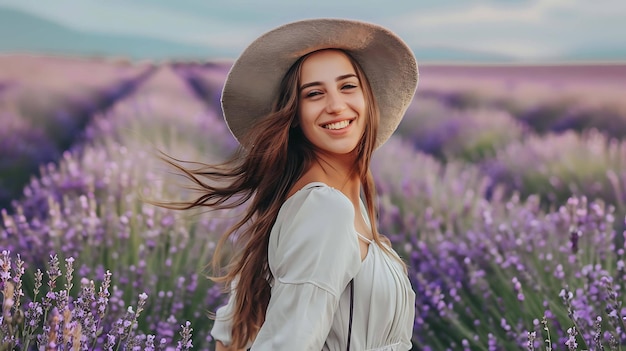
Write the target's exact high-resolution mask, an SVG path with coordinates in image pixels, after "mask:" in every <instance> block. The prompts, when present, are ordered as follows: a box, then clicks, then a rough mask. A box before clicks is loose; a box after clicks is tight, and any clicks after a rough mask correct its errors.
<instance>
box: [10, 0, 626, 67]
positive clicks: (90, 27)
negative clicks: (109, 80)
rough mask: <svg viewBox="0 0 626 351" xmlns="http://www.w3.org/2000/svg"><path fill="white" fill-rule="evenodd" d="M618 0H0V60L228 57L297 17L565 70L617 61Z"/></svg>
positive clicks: (479, 57)
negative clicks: (352, 22) (18, 55)
mask: <svg viewBox="0 0 626 351" xmlns="http://www.w3.org/2000/svg"><path fill="white" fill-rule="evenodd" d="M625 14H626V4H624V2H623V1H619V0H605V1H602V2H600V3H593V2H590V1H584V0H477V1H461V0H441V1H436V0H420V1H409V0H398V1H394V2H392V3H385V2H381V1H373V0H365V1H342V2H336V1H330V0H322V1H316V2H315V3H306V2H295V1H294V2H292V1H284V0H268V1H263V2H260V1H241V0H234V1H201V0H195V1H193V0H182V1H166V0H137V1H132V2H128V1H120V0H112V1H96V0H87V1H79V0H68V1H62V2H43V3H42V2H41V1H35V0H21V1H15V0H13V1H12V0H1V1H0V31H1V32H2V33H3V36H2V40H1V41H0V50H1V51H2V52H5V53H6V52H39V53H57V54H77V55H104V56H123V57H128V58H131V59H151V60H170V59H198V60H204V59H207V58H234V57H236V56H237V55H238V53H240V52H241V51H242V49H243V48H244V47H245V46H246V45H247V44H248V43H249V42H250V41H252V40H253V39H254V38H256V36H258V35H259V34H260V33H263V32H265V31H267V30H269V29H271V28H273V27H275V26H277V25H280V24H283V23H286V22H290V21H295V20H298V19H302V18H307V17H309V18H310V17H347V18H354V19H361V20H366V21H372V22H376V23H379V24H382V25H384V26H387V27H389V28H390V29H392V30H393V31H395V32H397V33H398V34H400V36H401V37H402V38H404V39H405V40H406V41H407V42H408V44H409V45H410V46H411V47H412V48H413V49H414V50H415V53H416V56H417V57H418V59H419V61H422V62H426V61H428V62H456V63H465V62H481V63H535V64H540V63H572V62H578V63H579V62H621V61H623V60H624V59H626V37H625V36H624V35H623V33H624V32H625V28H624V27H625V26H626V25H625V24H624V21H623V18H624V15H625Z"/></svg>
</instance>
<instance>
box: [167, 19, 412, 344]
mask: <svg viewBox="0 0 626 351" xmlns="http://www.w3.org/2000/svg"><path fill="white" fill-rule="evenodd" d="M417 76H418V75H417V64H416V62H415V58H414V56H413V54H412V52H411V50H410V49H409V48H408V47H407V46H406V44H405V43H404V42H403V41H402V40H401V39H400V38H398V37H397V36H396V35H395V34H393V33H392V32H390V31H389V30H387V29H385V28H382V27H380V26H377V25H374V24H370V23H364V22H360V21H351V20H337V19H317V20H304V21H299V22H295V23H290V24H287V25H284V26H281V27H279V28H276V29H274V30H272V31H270V32H268V33H266V34H264V35H262V36H261V37H260V38H258V39H257V40H255V41H254V42H253V43H252V44H251V45H250V46H249V47H248V48H247V49H246V50H245V51H244V52H243V54H242V55H241V56H240V57H239V58H238V59H237V60H236V62H235V63H234V65H233V67H232V68H231V71H230V73H229V75H228V78H227V80H226V83H225V86H224V90H223V93H222V107H223V110H224V115H225V119H226V122H227V124H228V126H229V128H230V130H231V132H232V133H233V135H234V136H235V137H236V138H237V139H238V140H239V142H240V143H241V148H240V150H239V151H238V152H237V154H236V155H235V156H234V157H233V158H232V159H231V160H230V161H228V162H226V163H225V164H222V165H217V166H208V165H207V166H206V167H205V168H204V169H202V170H188V169H184V168H182V166H179V167H180V168H181V170H183V171H185V173H186V174H187V175H188V176H189V177H190V178H191V179H192V180H194V181H196V182H197V183H198V184H199V185H200V186H201V187H202V191H203V194H202V195H201V196H200V197H199V198H198V199H197V200H196V201H195V202H193V203H190V204H187V205H186V207H196V206H209V207H212V208H218V209H219V208H231V207H235V206H240V205H243V204H245V205H247V207H246V211H245V214H244V216H243V217H242V219H241V221H240V222H239V223H238V224H237V225H235V226H234V227H233V228H232V230H231V231H229V232H228V233H226V234H225V235H224V236H223V237H222V240H221V241H220V243H219V244H218V250H217V252H216V256H215V257H214V263H219V262H220V260H221V254H220V248H222V247H223V245H224V244H225V243H227V242H231V241H235V243H236V247H238V248H239V249H238V250H237V251H236V254H235V255H234V257H233V258H232V260H231V264H230V265H229V266H228V269H227V272H226V275H225V276H223V277H220V278H219V279H218V281H221V282H223V283H225V284H226V286H230V287H231V291H230V298H229V302H228V304H227V305H226V306H224V307H222V308H220V309H219V310H218V311H217V313H216V317H215V324H214V327H213V330H212V335H213V337H214V338H215V340H216V350H240V349H245V348H251V349H252V350H255V351H256V350H267V351H270V350H271V351H277V350H316V351H317V350H332V351H334V350H346V349H351V350H359V351H362V350H408V349H410V348H411V336H412V329H413V319H414V313H415V311H414V301H415V294H414V292H413V290H412V288H411V285H410V283H409V280H408V278H407V274H406V268H405V266H404V264H403V263H402V261H401V259H400V258H399V257H398V255H397V254H396V253H395V252H394V251H393V249H392V248H391V246H390V244H389V241H388V240H387V239H386V238H385V237H384V236H383V235H381V234H380V233H378V231H377V228H376V222H375V219H376V210H375V188H374V181H373V179H372V175H371V173H370V170H369V165H370V159H371V156H372V153H373V151H374V150H375V149H376V148H377V147H379V146H380V145H381V144H382V143H384V142H385V140H387V139H388V138H389V136H390V135H391V134H392V133H393V131H394V130H395V128H396V127H397V125H398V124H399V122H400V119H401V118H402V116H403V114H404V112H405V111H406V108H407V106H408V104H409V103H410V102H411V100H412V98H413V94H414V92H415V88H416V85H417ZM201 177H202V178H204V177H206V178H208V179H209V181H207V180H205V179H201ZM183 207H185V206H183Z"/></svg>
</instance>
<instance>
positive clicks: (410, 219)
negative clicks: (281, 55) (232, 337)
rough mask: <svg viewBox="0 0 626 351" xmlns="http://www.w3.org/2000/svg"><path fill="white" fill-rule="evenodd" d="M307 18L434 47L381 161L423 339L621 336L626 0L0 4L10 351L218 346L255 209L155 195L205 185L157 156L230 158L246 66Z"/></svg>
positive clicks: (441, 343) (624, 326)
mask: <svg viewBox="0 0 626 351" xmlns="http://www.w3.org/2000/svg"><path fill="white" fill-rule="evenodd" d="M313 17H347V18H352V19H360V20H365V21H371V22H375V23H378V24H381V25H383V26H386V27H388V28H390V29H392V30H393V31H395V32H396V33H398V34H399V35H400V36H401V37H402V38H403V39H405V40H406V42H407V43H408V44H409V46H411V47H412V48H413V50H414V52H415V56H416V57H417V60H418V63H419V67H420V82H419V87H418V91H417V94H416V95H415V97H414V100H413V103H412V104H411V106H410V107H409V109H408V111H407V112H406V115H405V117H404V119H403V121H402V123H401V124H400V126H399V127H398V129H397V131H396V132H395V134H394V135H393V136H392V138H391V139H390V140H389V141H388V142H387V143H386V144H385V145H384V146H382V147H381V148H380V149H379V150H377V151H376V153H375V156H374V159H373V162H372V172H373V175H374V178H375V181H376V186H377V190H378V192H379V198H378V208H379V218H378V220H379V230H380V231H381V232H382V233H385V234H386V235H387V236H388V237H389V238H390V240H391V241H392V243H393V245H394V248H395V249H396V251H397V252H398V253H399V254H400V255H401V256H402V258H403V260H404V261H405V262H406V263H407V267H408V274H409V277H410V279H411V283H412V285H413V288H414V289H415V291H416V293H417V301H416V318H415V324H414V335H413V344H414V348H413V349H414V350H461V349H462V350H516V349H524V350H553V349H554V350H557V349H558V350H566V349H567V350H579V349H580V350H601V349H611V350H619V349H621V348H625V347H626V323H625V321H626V319H624V318H625V317H626V307H625V306H626V295H625V294H624V289H626V283H625V282H626V263H625V262H626V257H625V256H626V254H625V246H624V238H625V235H624V229H625V228H626V225H625V224H624V218H625V216H626V141H625V140H626V99H624V96H625V95H624V94H625V93H624V92H625V91H626V35H624V33H626V21H624V18H626V1H623V0H602V1H595V2H592V1H587V0H498V1H496V0H492V1H486V0H476V1H467V0H411V1H409V0H394V1H373V0H361V1H356V0H351V1H331V0H321V1H317V2H315V3H309V2H302V3H298V2H295V1H286V0H280V1H279V0H267V1H240V0H231V1H210V0H176V1H165V0H133V1H120V0H106V1H105V0H100V1H95V0H66V1H41V0H39V1H34V0H19V1H18V0H13V1H10V0H0V213H1V215H2V218H1V222H0V298H1V299H0V306H1V308H2V311H1V312H2V313H1V314H0V315H1V316H2V318H0V350H4V349H23V350H32V349H42V348H44V346H43V345H48V346H49V347H52V346H50V345H53V346H54V347H55V349H58V350H62V349H70V348H72V347H78V348H82V349H93V350H101V349H111V348H112V347H117V348H120V349H144V350H154V349H160V350H164V349H175V348H176V349H177V350H190V349H193V350H211V349H213V341H212V339H211V336H210V334H209V331H210V329H211V325H212V321H211V319H210V318H208V317H207V316H208V313H209V312H211V311H214V310H215V309H216V308H217V307H218V306H220V305H222V304H223V303H224V302H225V297H226V295H224V294H222V292H223V291H222V287H220V286H219V285H217V284H214V283H213V282H212V281H211V280H209V279H207V274H211V273H212V272H210V271H208V270H207V266H206V264H207V263H208V262H209V261H210V259H211V257H212V255H213V250H214V248H215V244H216V241H217V240H218V238H219V236H220V235H221V234H222V233H223V232H224V231H225V230H226V229H227V228H228V227H229V226H230V225H232V224H233V223H235V220H236V219H237V218H238V216H239V215H240V214H241V212H240V211H241V210H240V209H235V210H233V211H230V212H227V213H214V212H205V211H198V212H185V213H181V212H177V211H173V210H168V209H164V208H161V207H156V206H153V205H150V204H148V203H147V202H146V201H145V200H146V199H156V200H172V201H175V200H185V199H187V200H188V199H190V197H192V196H194V195H196V194H197V193H195V192H194V191H193V190H190V189H189V188H188V186H189V185H190V184H188V183H185V182H184V180H183V179H181V178H180V177H179V176H177V175H176V172H173V171H172V169H171V168H168V167H167V166H166V165H165V164H164V162H162V161H161V160H159V158H158V155H159V152H164V153H166V154H168V155H170V156H172V157H176V158H178V159H181V160H186V161H199V162H218V161H220V160H223V159H224V158H225V157H227V156H228V155H229V154H231V153H232V152H233V151H234V150H235V148H236V146H237V143H236V142H235V140H234V139H233V138H232V137H231V135H230V133H229V131H228V129H227V127H226V125H225V123H224V121H223V118H222V112H221V105H220V93H221V89H222V85H223V83H224V79H225V77H226V74H227V73H228V70H229V68H230V65H231V64H232V62H233V60H234V59H235V58H236V57H237V55H238V54H239V53H240V52H241V51H242V50H243V49H244V48H245V47H246V45H248V43H250V42H251V41H252V40H254V39H255V38H256V37H257V36H259V35H260V34H262V33H263V32H265V31H267V30H270V29H272V28H274V27H276V26H278V25H280V24H283V23H286V22H291V21H295V20H299V19H304V18H313ZM11 297H12V298H11ZM68 302H69V303H68ZM72 349H74V348H72Z"/></svg>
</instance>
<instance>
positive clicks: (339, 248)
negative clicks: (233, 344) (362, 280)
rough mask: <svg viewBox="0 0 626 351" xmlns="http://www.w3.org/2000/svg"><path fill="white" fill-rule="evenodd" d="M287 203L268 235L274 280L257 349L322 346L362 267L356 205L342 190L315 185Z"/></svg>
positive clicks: (272, 350) (279, 350)
mask: <svg viewBox="0 0 626 351" xmlns="http://www.w3.org/2000/svg"><path fill="white" fill-rule="evenodd" d="M289 205H290V207H289V209H288V210H287V212H285V219H284V221H281V222H277V223H279V224H278V226H276V227H275V230H276V231H275V232H273V233H272V236H270V240H269V245H268V257H269V262H270V267H271V268H272V273H273V275H274V276H273V278H274V285H273V286H272V295H271V297H270V301H269V304H268V306H267V311H266V314H265V322H264V323H263V325H262V326H261V329H260V330H259V333H258V334H257V336H256V339H255V341H254V344H253V345H252V350H254V351H291V350H321V349H322V348H323V346H324V343H325V341H326V338H327V337H328V333H329V331H330V329H331V326H332V324H333V318H334V315H335V312H336V310H337V308H338V306H339V298H340V296H341V294H342V292H343V291H344V290H345V288H346V286H347V285H348V283H349V281H350V280H351V279H352V278H354V276H355V275H356V274H357V273H358V271H359V269H360V266H361V255H360V248H359V243H358V239H357V236H356V233H355V232H354V209H353V207H352V204H351V203H350V202H349V201H348V200H347V198H345V196H343V194H341V193H339V192H338V191H337V190H334V189H332V188H329V187H320V188H314V189H310V190H309V191H308V192H302V193H300V194H299V195H298V196H297V197H296V198H294V200H293V201H292V202H291V203H290V204H289ZM277 221H278V220H277Z"/></svg>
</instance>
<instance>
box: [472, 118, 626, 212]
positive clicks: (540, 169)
mask: <svg viewBox="0 0 626 351" xmlns="http://www.w3.org/2000/svg"><path fill="white" fill-rule="evenodd" d="M625 147H626V146H625V144H624V142H618V141H615V140H610V139H608V138H607V137H606V136H605V135H604V134H601V133H599V132H598V131H596V130H589V131H587V132H586V133H584V134H583V135H579V134H577V133H575V132H573V131H570V132H566V133H562V134H550V135H546V136H536V135H531V136H529V137H528V138H526V139H524V140H523V141H518V142H514V143H511V144H510V145H508V146H507V147H505V148H503V149H500V150H498V151H497V153H496V156H495V157H494V158H493V159H491V160H486V161H484V163H483V165H482V166H483V169H484V170H485V172H486V174H488V175H489V176H490V178H491V179H492V182H493V184H500V185H502V184H504V185H505V186H506V187H507V188H508V190H509V192H513V191H518V192H520V193H521V195H522V197H526V196H528V195H530V194H541V196H542V197H543V199H544V200H546V201H548V203H556V204H563V203H564V202H565V200H566V199H567V198H568V197H569V196H570V195H572V194H574V195H579V196H580V195H585V196H586V197H588V198H602V199H604V200H605V201H607V202H608V203H612V204H618V203H622V202H623V201H624V200H623V197H622V196H623V195H622V194H621V193H620V191H619V189H617V188H616V186H617V184H616V182H615V180H614V179H612V178H615V177H611V176H610V175H611V174H614V175H616V174H623V173H624V171H625V170H624V168H623V167H624V164H623V160H624V158H625V157H626V151H625V150H624V149H625Z"/></svg>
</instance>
